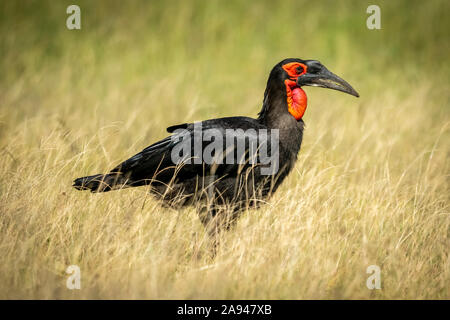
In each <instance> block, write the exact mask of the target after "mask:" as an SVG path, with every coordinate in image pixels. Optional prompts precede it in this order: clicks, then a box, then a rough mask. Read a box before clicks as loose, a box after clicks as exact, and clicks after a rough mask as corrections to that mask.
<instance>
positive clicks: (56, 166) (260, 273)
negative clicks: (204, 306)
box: [0, 0, 450, 298]
mask: <svg viewBox="0 0 450 320" xmlns="http://www.w3.org/2000/svg"><path fill="white" fill-rule="evenodd" d="M72 3H73V1H20V2H18V1H10V0H8V1H2V2H1V3H0V52H1V59H0V154H1V158H0V167H1V169H0V193H1V194H0V196H1V198H0V239H1V241H0V256H1V257H2V258H1V259H0V260H1V264H0V283H1V289H0V297H2V298H11V297H14V298H30V297H34V298H67V297H70V298H86V297H91V298H92V297H94V298H117V297H122V298H127V297H131V298H135V297H140V298H449V297H450V294H449V287H450V286H449V281H450V280H449V269H450V268H449V263H450V260H449V259H450V258H449V251H448V248H449V247H450V241H449V232H450V231H449V216H448V214H449V194H450V192H449V191H450V190H449V180H448V176H449V155H450V151H449V142H450V133H449V120H450V105H449V102H450V95H449V71H450V70H449V63H448V61H449V54H450V46H449V44H450V41H449V30H450V22H449V19H448V13H449V12H450V2H448V1H438V0H431V1H406V0H405V1H375V2H374V1H298V0H297V1H287V0H283V1H236V0H232V1H218V0H212V1H206V0H203V1H200V0H198V1H186V0H183V1H174V0H169V1H76V2H75V3H76V4H78V5H79V6H80V8H81V24H82V29H81V30H68V29H67V28H66V19H67V17H68V15H67V14H66V8H67V6H68V5H70V4H72ZM370 4H377V5H379V6H380V8H381V26H382V29H381V30H368V29H367V28H366V19H367V17H368V14H367V13H366V8H367V7H368V5H370ZM288 57H298V58H302V59H317V60H320V61H321V62H322V63H323V64H324V65H325V66H327V67H328V68H329V69H330V70H332V71H333V72H335V73H336V74H338V75H339V76H342V77H343V78H344V79H345V80H347V81H348V82H349V83H350V84H352V85H353V86H354V87H355V89H356V90H357V91H358V92H359V93H360V95H361V98H359V99H358V100H357V99H354V98H353V97H350V96H348V95H343V94H340V93H337V92H334V91H330V90H323V89H318V88H307V89H306V91H307V94H308V98H309V107H308V109H307V111H306V114H305V117H304V120H305V122H306V124H307V130H306V132H305V137H304V145H303V147H302V151H301V153H300V157H299V163H298V164H297V167H296V169H295V170H294V172H293V174H292V175H291V177H290V178H289V180H288V181H287V182H286V183H285V184H284V185H283V187H282V188H281V190H280V191H279V192H278V193H277V195H276V196H275V198H274V199H273V200H271V202H270V203H269V204H268V205H267V206H266V208H264V209H261V210H259V211H258V212H256V213H255V212H251V213H248V214H245V215H244V217H243V219H242V221H241V222H240V224H238V226H237V228H236V229H235V230H233V231H231V232H230V233H228V234H227V235H226V236H225V237H226V239H225V240H224V242H223V243H224V245H223V248H222V249H221V250H222V251H220V252H219V253H218V256H217V257H216V259H215V260H211V258H210V257H209V255H208V254H207V251H208V249H207V246H206V245H205V241H206V240H205V236H204V233H203V230H202V227H201V225H200V223H199V222H198V221H197V219H196V216H195V212H193V210H191V209H185V210H184V211H182V212H173V211H171V210H168V209H163V208H161V207H160V206H159V205H158V203H156V202H155V201H154V200H153V199H151V198H149V197H147V196H146V192H145V190H143V189H142V188H141V189H135V190H126V191H123V192H121V193H117V192H116V193H109V194H104V195H100V196H98V195H96V196H92V195H90V194H85V193H78V192H76V191H74V190H72V189H71V187H70V184H71V179H73V178H75V177H78V176H83V175H87V174H94V173H97V172H102V171H106V170H108V169H110V168H112V167H113V166H115V165H116V164H117V163H119V162H120V161H121V160H123V159H125V158H127V157H129V156H131V155H133V154H134V153H136V152H138V151H140V150H141V149H142V148H143V147H145V146H147V145H149V144H150V143H152V142H154V141H155V140H157V139H159V138H163V137H164V136H166V133H165V130H164V129H165V128H166V127H167V126H170V125H173V124H177V123H183V122H186V121H195V120H202V119H207V118H214V117H222V116H232V115H245V116H255V115H256V113H257V112H258V111H259V109H260V107H261V104H262V98H263V92H264V88H265V83H266V81H267V76H268V73H269V72H270V70H271V68H272V67H273V65H274V64H276V63H277V62H279V61H280V60H282V59H284V58H288ZM70 264H78V265H80V267H81V270H82V273H83V278H82V279H83V280H82V283H83V289H82V290H80V291H69V290H67V289H66V288H65V279H66V277H67V275H66V274H65V273H64V270H65V268H66V267H67V266H68V265H70ZM370 264H379V265H381V266H382V270H383V272H384V273H383V281H384V282H383V289H382V290H380V291H370V290H368V289H367V288H366V287H365V278H366V277H367V275H366V274H365V268H366V267H367V266H368V265H370ZM204 266H208V268H206V269H202V268H203V267H204ZM199 270H200V271H199Z"/></svg>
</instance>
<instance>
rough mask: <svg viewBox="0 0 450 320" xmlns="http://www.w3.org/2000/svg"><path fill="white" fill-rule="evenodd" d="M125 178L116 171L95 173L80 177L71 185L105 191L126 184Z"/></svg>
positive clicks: (82, 188)
mask: <svg viewBox="0 0 450 320" xmlns="http://www.w3.org/2000/svg"><path fill="white" fill-rule="evenodd" d="M126 182H127V179H126V178H125V177H124V176H123V175H122V174H121V173H118V172H115V173H107V174H95V175H93V176H87V177H81V178H78V179H75V180H74V181H73V185H72V186H73V187H74V188H75V189H78V190H91V192H106V191H110V190H114V189H117V188H119V187H123V186H125V185H126Z"/></svg>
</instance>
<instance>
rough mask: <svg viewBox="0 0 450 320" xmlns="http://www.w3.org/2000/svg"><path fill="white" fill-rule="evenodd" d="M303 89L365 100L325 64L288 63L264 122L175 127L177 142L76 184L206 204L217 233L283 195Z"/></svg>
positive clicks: (277, 77) (297, 139) (270, 86)
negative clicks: (280, 189) (245, 211)
mask: <svg viewBox="0 0 450 320" xmlns="http://www.w3.org/2000/svg"><path fill="white" fill-rule="evenodd" d="M303 86H316V87H322V88H329V89H335V90H339V91H342V92H345V93H348V94H351V95H353V96H355V97H359V95H358V93H357V92H356V91H355V90H354V89H353V88H352V87H351V86H350V85H349V84H348V83H347V82H346V81H344V80H343V79H341V78H339V77H338V76H336V75H335V74H333V73H331V72H330V71H328V69H327V68H325V66H323V65H322V64H321V63H320V62H319V61H316V60H301V59H285V60H283V61H281V62H280V63H278V64H277V65H275V67H274V68H273V69H272V71H271V72H270V75H269V79H268V81H267V86H266V90H265V93H264V100H263V105H262V109H261V111H260V112H259V116H258V118H257V119H253V118H248V117H227V118H220V119H211V120H205V121H202V122H199V123H184V124H179V125H175V126H172V127H169V128H167V131H168V132H169V133H172V135H170V136H169V137H167V138H165V139H163V140H161V141H158V142H156V143H154V144H152V145H151V146H149V147H147V148H145V149H144V150H142V151H141V152H140V153H138V154H136V155H135V156H133V157H131V158H130V159H128V160H126V161H124V162H123V163H121V164H120V165H118V166H117V167H115V168H114V169H112V170H111V171H110V172H109V173H107V174H96V175H93V176H88V177H82V178H78V179H76V180H75V181H74V184H73V186H74V187H75V188H76V189H78V190H91V192H105V191H110V190H114V189H121V188H125V187H137V186H143V185H149V186H150V191H151V192H152V193H153V194H154V195H156V196H157V197H158V198H160V199H162V200H163V203H165V204H167V205H169V206H172V207H179V206H184V205H188V204H197V205H199V215H200V218H201V221H202V222H203V223H204V224H205V226H207V227H208V230H210V231H211V230H212V231H214V232H216V231H217V230H218V229H219V228H218V227H219V226H222V225H223V224H224V223H225V222H226V223H225V224H226V225H227V226H229V222H230V221H234V220H235V218H236V217H237V213H239V212H240V211H241V210H242V209H244V208H246V207H256V206H258V205H259V204H260V203H261V202H262V200H264V199H266V198H267V197H268V196H270V195H271V194H272V193H273V192H275V191H276V189H277V188H278V186H279V185H280V184H281V182H282V181H283V180H284V178H285V177H286V176H287V175H288V173H289V172H290V171H291V169H292V168H293V166H294V164H295V162H296V160H297V154H298V152H299V151H300V145H301V143H302V137H303V127H304V122H303V120H302V117H303V114H304V112H305V110H306V104H307V98H306V94H305V92H304V91H303V89H302V87H303ZM213 143H214V146H216V148H212V147H211V144H213ZM239 148H240V149H239ZM263 149H264V151H265V152H264V155H263V154H262V151H263ZM205 154H206V155H210V157H209V161H207V160H208V159H206V160H205ZM211 159H212V160H211ZM268 160H270V161H268ZM230 213H231V214H230ZM211 221H214V222H215V223H210V222H211ZM210 226H213V228H211V227H210Z"/></svg>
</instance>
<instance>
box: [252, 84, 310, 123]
mask: <svg viewBox="0 0 450 320" xmlns="http://www.w3.org/2000/svg"><path fill="white" fill-rule="evenodd" d="M288 99H289V96H288V94H287V91H286V88H284V87H281V86H280V87H275V86H271V85H269V84H268V86H267V88H266V91H265V92H264V101H263V106H262V109H261V111H260V112H259V114H258V121H259V122H261V123H262V124H264V125H265V126H267V127H269V128H278V129H283V128H286V129H288V128H298V122H299V121H301V116H300V117H299V118H298V119H296V117H295V114H292V110H290V107H292V105H291V106H289V100H288ZM291 103H292V97H291ZM302 115H303V113H302Z"/></svg>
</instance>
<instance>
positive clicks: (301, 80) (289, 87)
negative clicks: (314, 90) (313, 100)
mask: <svg viewBox="0 0 450 320" xmlns="http://www.w3.org/2000/svg"><path fill="white" fill-rule="evenodd" d="M269 84H272V85H275V86H276V87H278V88H282V89H283V90H284V89H285V90H286V99H287V100H286V102H287V105H288V111H289V112H290V113H291V114H292V116H294V118H295V119H297V120H300V119H301V118H302V117H303V114H304V113H305V110H306V105H307V98H306V93H305V92H304V91H303V89H302V87H303V86H312V87H322V88H328V89H334V90H338V91H342V92H345V93H348V94H351V95H353V96H355V97H359V94H358V92H356V90H355V89H353V88H352V86H351V85H349V84H348V83H347V82H346V81H345V80H343V79H341V78H340V77H338V76H337V75H335V74H334V73H332V72H331V71H329V70H328V69H327V68H326V67H325V66H324V65H322V64H321V63H320V62H319V61H317V60H301V59H285V60H283V61H281V62H280V63H278V64H277V65H276V66H275V67H274V68H273V69H272V72H271V73H270V77H269V82H268V85H269Z"/></svg>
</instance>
